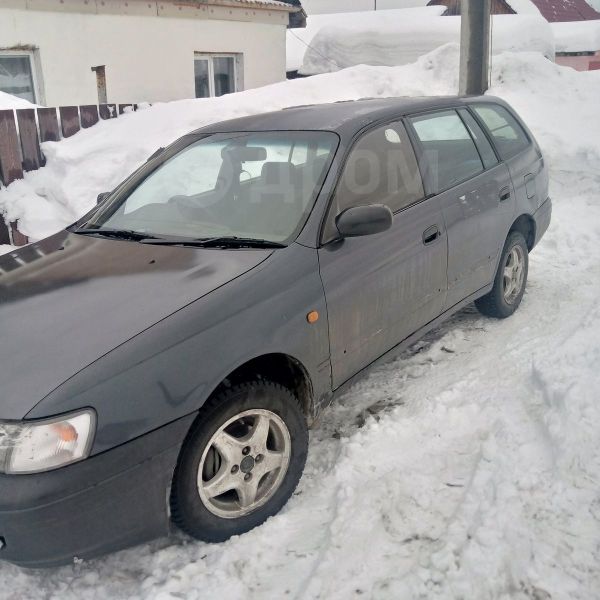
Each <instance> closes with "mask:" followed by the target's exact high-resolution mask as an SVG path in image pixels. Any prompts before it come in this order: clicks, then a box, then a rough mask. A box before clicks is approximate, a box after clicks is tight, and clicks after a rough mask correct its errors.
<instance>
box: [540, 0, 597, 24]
mask: <svg viewBox="0 0 600 600" xmlns="http://www.w3.org/2000/svg"><path fill="white" fill-rule="evenodd" d="M531 1H532V2H533V3H534V4H535V5H536V6H537V7H538V9H539V11H540V12H541V13H542V15H543V16H544V18H545V19H546V21H550V22H551V23H553V22H556V21H591V20H593V19H600V13H599V12H598V11H596V10H594V9H593V8H592V7H591V6H590V5H589V4H588V3H587V2H585V0H531Z"/></svg>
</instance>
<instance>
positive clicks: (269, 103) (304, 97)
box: [0, 17, 600, 240]
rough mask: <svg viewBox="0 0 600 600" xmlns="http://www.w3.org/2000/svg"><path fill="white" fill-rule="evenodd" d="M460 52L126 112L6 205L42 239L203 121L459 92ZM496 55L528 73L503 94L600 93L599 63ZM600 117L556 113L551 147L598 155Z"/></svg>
mask: <svg viewBox="0 0 600 600" xmlns="http://www.w3.org/2000/svg"><path fill="white" fill-rule="evenodd" d="M448 18H451V17H448ZM458 54H459V52H458V47H457V46H456V45H447V46H444V47H442V48H440V49H438V50H436V51H434V52H433V53H431V54H430V55H428V56H424V57H422V58H420V59H419V60H418V61H416V62H415V63H413V64H410V65H404V66H401V67H395V68H386V67H379V68H372V67H366V66H358V67H355V68H352V69H347V70H344V71H341V72H338V73H335V74H331V75H328V76H315V77H311V78H307V79H303V80H294V81H290V82H284V83H280V84H275V85H272V86H269V87H265V88H262V89H256V90H248V91H246V92H241V93H238V94H231V95H228V96H224V97H222V98H213V99H201V100H182V101H179V102H171V103H166V104H157V105H155V106H153V107H151V108H148V109H146V110H143V111H139V112H136V113H131V114H126V115H123V116H121V117H119V119H115V120H111V121H101V122H100V123H98V124H97V125H95V126H94V127H92V128H90V129H87V130H82V131H81V132H79V133H77V134H76V135H75V136H73V137H71V138H68V139H66V140H62V141H60V142H48V143H46V144H44V145H43V150H44V153H45V155H46V158H47V161H48V165H47V166H46V167H45V168H43V169H40V170H39V171H35V172H32V173H26V174H25V179H23V180H19V181H16V182H14V183H13V184H12V185H11V186H9V187H8V188H6V189H2V190H0V210H2V211H3V212H5V213H7V214H8V218H9V219H10V220H11V221H12V220H15V219H19V223H20V229H21V231H22V232H23V233H24V234H25V235H28V236H29V237H30V239H32V240H36V239H40V238H43V237H45V236H47V235H50V234H51V233H53V232H55V231H57V230H59V229H61V228H63V227H64V226H65V225H67V224H69V223H72V222H73V221H75V220H76V219H77V218H79V216H80V215H82V214H84V213H85V212H87V210H89V209H90V208H91V207H92V206H93V205H94V202H95V199H96V196H97V195H98V194H99V193H100V192H104V191H107V190H111V189H113V188H114V187H115V186H116V185H117V184H118V183H119V182H120V181H122V180H123V179H124V178H125V177H126V176H127V175H128V174H129V173H131V172H132V171H133V170H134V169H135V168H136V167H137V166H139V165H140V164H141V163H143V162H144V161H145V160H146V158H147V157H148V156H150V155H151V154H152V153H153V152H154V151H155V150H156V149H157V148H158V147H160V146H164V145H165V144H168V143H170V142H172V141H174V140H175V139H176V138H178V137H179V136H181V135H183V134H185V133H187V132H189V131H191V130H193V129H195V128H198V127H201V126H203V125H206V124H208V123H212V122H215V121H218V120H223V119H227V118H234V117H238V116H242V115H247V114H255V113H259V112H265V111H269V110H277V109H280V108H283V107H285V106H293V105H298V104H310V103H318V102H331V101H334V100H340V99H345V100H351V99H356V98H363V97H367V96H396V95H436V94H441V95H443V94H450V93H455V92H456V90H457V89H458V83H457V69H458V67H457V65H458ZM511 61H512V63H511ZM493 63H494V77H496V78H497V77H499V76H500V77H511V78H514V77H516V76H517V75H518V76H519V77H520V78H521V79H520V80H519V82H518V85H517V84H516V83H515V85H513V86H511V87H510V88H508V87H506V88H502V92H503V94H504V95H506V93H507V92H506V91H505V90H506V89H510V90H511V93H512V94H515V93H516V92H517V90H518V89H519V87H523V88H524V89H525V90H528V89H529V87H527V86H532V85H535V86H537V87H539V89H540V92H539V93H540V97H544V98H546V101H547V103H548V105H549V106H555V105H556V90H555V85H556V82H557V81H560V82H561V86H562V87H563V88H564V90H563V91H562V93H563V94H573V101H576V100H577V95H578V94H582V95H583V96H584V97H587V96H588V95H589V93H590V90H595V91H596V93H597V94H598V95H597V96H596V99H597V98H598V97H600V88H597V87H594V86H593V85H592V84H593V82H595V81H597V80H598V76H599V75H598V74H597V73H596V74H594V73H593V72H591V73H589V74H588V75H587V78H586V75H585V74H577V73H576V72H574V71H573V70H572V69H568V68H561V67H558V66H556V65H554V64H553V63H551V62H549V61H547V60H546V59H544V58H543V57H542V56H541V55H533V54H532V55H530V54H523V55H522V56H519V55H509V54H507V55H504V56H503V55H500V56H496V57H494V60H493ZM525 110H527V109H525ZM561 115H562V113H561ZM525 116H529V115H525ZM533 118H534V119H535V118H537V114H534V115H533ZM598 122H599V119H598V118H597V107H595V108H594V110H593V111H590V112H589V114H587V122H585V121H583V120H581V115H580V114H579V113H578V112H576V113H568V114H567V115H564V116H561V117H560V118H555V119H554V120H553V121H552V123H553V127H554V129H553V130H548V128H547V127H545V128H544V131H545V132H546V133H545V135H546V136H547V137H552V136H553V135H554V138H555V140H556V146H552V147H550V148H549V149H548V152H549V153H550V154H552V153H553V152H554V151H555V148H561V149H562V150H561V151H562V152H566V153H567V154H568V155H569V156H571V157H573V158H576V157H578V156H579V154H581V153H582V149H583V148H585V149H586V150H585V152H584V156H589V157H591V156H592V155H594V153H595V152H597V145H596V142H595V140H594V137H593V136H594V135H596V136H597V138H598V139H600V131H599V130H598V127H597V125H598ZM565 127H570V128H571V129H570V131H569V135H566V132H565V131H563V129H564V128H565ZM552 131H554V132H556V133H555V134H552ZM559 140H560V142H559ZM598 168H599V169H600V166H599V167H598Z"/></svg>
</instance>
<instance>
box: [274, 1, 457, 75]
mask: <svg viewBox="0 0 600 600" xmlns="http://www.w3.org/2000/svg"><path fill="white" fill-rule="evenodd" d="M303 6H304V5H303ZM371 8H372V5H371V6H369V7H368V8H365V9H364V11H362V12H343V13H333V14H322V15H313V14H310V15H309V17H308V20H307V24H306V27H305V28H302V29H288V30H287V34H286V35H287V40H286V70H287V71H297V70H298V69H299V68H300V67H301V66H302V62H303V61H304V54H305V53H306V50H307V49H308V47H309V46H310V44H311V42H312V39H313V38H314V37H315V35H316V34H317V33H318V32H319V31H320V30H321V29H322V28H323V27H328V26H339V27H350V28H352V27H356V26H359V27H360V26H368V27H369V28H372V29H378V28H379V27H381V26H385V25H386V24H387V23H389V22H390V21H395V22H402V21H403V20H404V19H412V18H415V17H421V18H424V19H431V18H433V17H437V16H440V15H441V14H442V13H443V12H444V11H445V10H446V7H445V6H425V7H412V8H402V9H397V10H378V11H373V10H371Z"/></svg>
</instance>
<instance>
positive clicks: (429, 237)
mask: <svg viewBox="0 0 600 600" xmlns="http://www.w3.org/2000/svg"><path fill="white" fill-rule="evenodd" d="M441 235H442V233H441V231H440V230H439V228H438V226H437V225H432V226H431V227H428V228H427V229H426V230H425V231H424V232H423V243H424V244H425V245H426V246H427V245H428V244H433V242H435V240H437V239H438V238H439V237H440V236H441Z"/></svg>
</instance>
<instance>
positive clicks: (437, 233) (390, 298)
mask: <svg viewBox="0 0 600 600" xmlns="http://www.w3.org/2000/svg"><path fill="white" fill-rule="evenodd" d="M424 195H425V194H424V191H423V185H422V181H421V176H420V173H419V170H418V166H417V161H416V158H415V155H414V151H413V149H412V145H411V142H410V139H409V137H408V135H407V133H406V129H405V127H404V125H403V124H402V123H401V122H395V123H390V124H387V125H384V126H379V127H377V128H375V129H373V130H371V131H369V132H367V133H365V134H364V135H363V136H362V138H360V139H359V140H358V141H357V143H356V144H355V146H354V147H353V149H352V150H351V152H350V154H349V156H348V159H347V161H346V164H345V166H344V169H343V172H342V174H341V176H340V180H339V182H338V185H337V188H336V191H335V194H334V197H333V200H332V204H331V206H330V210H329V214H328V215H327V220H326V223H325V229H324V234H323V242H324V244H323V245H322V247H321V248H320V249H319V264H320V271H321V279H322V281H323V286H324V289H325V297H326V301H327V314H328V319H329V337H330V351H331V363H332V377H333V387H334V388H337V387H338V386H339V385H341V384H342V383H344V382H345V381H346V380H347V379H349V378H350V377H352V376H353V375H355V374H356V373H357V372H358V371H360V370H361V369H363V368H364V367H366V366H367V365H368V364H370V363H371V362H373V361H374V360H376V359H377V358H378V357H379V356H381V355H382V354H385V352H387V351H388V350H390V349H391V348H393V347H394V346H395V345H397V344H398V343H399V342H401V341H402V340H403V339H405V338H406V337H408V336H409V335H410V334H411V333H413V332H414V331H416V330H417V329H419V327H421V326H422V325H424V324H426V323H428V322H429V321H431V320H432V319H434V318H435V317H437V316H438V315H439V314H440V312H441V309H442V305H443V302H444V297H445V292H446V268H447V244H446V232H445V227H444V218H443V215H442V212H441V210H440V205H439V201H438V199H437V198H430V199H425V198H424ZM377 203H383V204H386V205H388V206H389V207H390V208H391V210H392V212H393V213H394V221H393V225H392V227H391V229H389V230H388V231H386V232H383V233H380V234H376V235H371V236H365V237H358V238H347V239H344V240H340V239H339V234H338V232H337V229H336V227H335V217H336V216H337V215H338V214H340V213H341V212H342V211H343V210H345V209H347V208H350V207H353V206H361V205H365V204H377Z"/></svg>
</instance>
